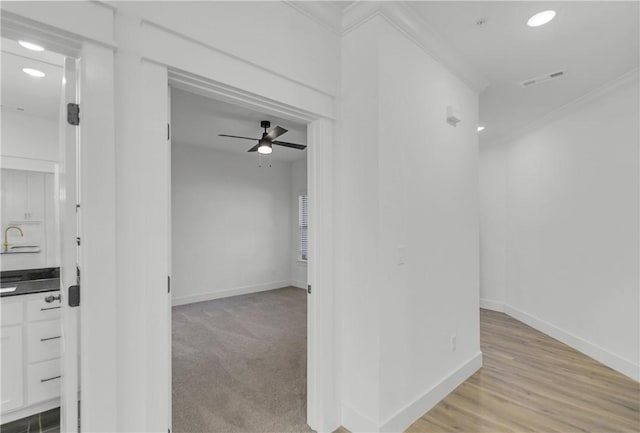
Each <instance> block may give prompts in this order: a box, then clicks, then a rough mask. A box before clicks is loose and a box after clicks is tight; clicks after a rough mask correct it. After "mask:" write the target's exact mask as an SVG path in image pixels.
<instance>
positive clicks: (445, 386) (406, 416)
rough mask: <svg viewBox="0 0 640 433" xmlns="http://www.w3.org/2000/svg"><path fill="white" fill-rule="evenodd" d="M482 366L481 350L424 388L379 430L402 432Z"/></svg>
mask: <svg viewBox="0 0 640 433" xmlns="http://www.w3.org/2000/svg"><path fill="white" fill-rule="evenodd" d="M481 367H482V352H478V353H476V354H475V355H473V356H472V357H471V358H470V359H468V360H467V361H465V362H464V363H462V364H461V365H459V366H458V367H457V368H456V369H454V370H453V371H452V372H451V373H450V374H449V375H448V376H446V377H445V378H444V379H442V380H441V381H440V382H438V383H437V384H435V385H434V386H433V387H431V388H429V389H428V390H426V391H425V392H424V393H423V394H421V395H420V396H418V397H417V398H416V399H415V400H414V401H413V402H411V403H409V404H408V405H407V406H405V407H404V408H402V409H400V410H399V411H398V412H396V413H395V414H394V415H392V416H391V417H389V418H388V419H387V420H386V421H384V422H383V423H382V424H381V425H380V429H379V431H381V432H403V431H405V430H406V429H407V428H408V427H409V426H410V425H411V424H413V423H414V422H415V421H416V420H417V419H419V418H420V417H421V416H422V415H424V414H425V413H427V412H428V411H429V410H431V409H432V408H433V407H434V406H435V405H436V404H438V403H439V402H440V401H441V400H442V399H444V398H445V397H446V396H447V395H449V394H450V393H451V392H452V391H453V390H455V389H456V388H457V387H458V386H460V385H462V383H463V382H465V381H466V380H467V379H469V378H470V377H471V376H472V375H473V374H474V373H475V372H477V371H478V370H479V369H480V368H481Z"/></svg>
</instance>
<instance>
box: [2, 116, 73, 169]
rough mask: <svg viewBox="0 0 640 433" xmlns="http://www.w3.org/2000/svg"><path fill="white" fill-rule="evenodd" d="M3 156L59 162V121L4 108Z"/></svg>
mask: <svg viewBox="0 0 640 433" xmlns="http://www.w3.org/2000/svg"><path fill="white" fill-rule="evenodd" d="M0 152H1V154H2V156H12V157H18V158H29V159H41V160H46V161H53V162H58V159H59V153H60V149H59V146H58V122H57V121H55V120H50V119H45V118H43V117H38V116H31V115H29V114H26V113H21V112H18V111H15V110H6V109H3V110H2V147H1V148H0Z"/></svg>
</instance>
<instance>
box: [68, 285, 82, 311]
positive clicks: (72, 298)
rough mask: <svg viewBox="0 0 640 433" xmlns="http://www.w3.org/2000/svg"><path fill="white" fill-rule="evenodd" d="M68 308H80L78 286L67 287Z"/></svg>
mask: <svg viewBox="0 0 640 433" xmlns="http://www.w3.org/2000/svg"><path fill="white" fill-rule="evenodd" d="M69 306H70V307H79V306H80V286H79V285H75V286H70V287H69Z"/></svg>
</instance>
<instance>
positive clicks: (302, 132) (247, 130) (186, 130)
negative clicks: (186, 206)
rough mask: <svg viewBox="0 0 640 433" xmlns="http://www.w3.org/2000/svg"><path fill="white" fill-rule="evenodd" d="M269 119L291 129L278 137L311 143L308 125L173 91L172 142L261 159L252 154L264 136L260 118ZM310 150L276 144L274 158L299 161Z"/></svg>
mask: <svg viewBox="0 0 640 433" xmlns="http://www.w3.org/2000/svg"><path fill="white" fill-rule="evenodd" d="M261 120H268V121H270V122H271V127H274V126H276V125H280V126H281V127H283V128H285V129H288V130H289V132H287V133H286V134H284V135H282V136H280V137H278V140H281V141H288V142H291V143H298V144H307V127H306V125H305V124H301V123H296V122H292V121H290V120H285V119H281V118H277V117H273V116H269V115H266V114H263V113H260V112H258V111H252V110H249V109H247V108H243V107H239V106H236V105H232V104H228V103H225V102H221V101H217V100H214V99H210V98H206V97H204V96H200V95H195V94H192V93H188V92H185V91H182V90H178V89H172V91H171V127H172V130H173V132H172V137H171V142H172V144H176V145H183V144H188V145H193V146H200V147H206V148H209V149H215V150H221V151H225V152H233V153H238V154H243V155H246V156H247V158H255V159H256V161H257V160H258V154H257V152H253V153H248V152H247V150H249V149H250V148H252V147H253V146H254V145H255V144H256V143H257V139H258V138H260V137H262V132H263V130H262V129H261V128H260V121H261ZM218 134H229V135H239V136H243V137H255V138H256V141H249V140H239V139H235V138H227V137H218ZM306 155H307V150H306V149H305V150H297V149H290V148H287V147H282V146H274V147H273V153H272V154H271V157H272V159H273V160H274V161H287V162H291V161H297V160H299V159H303V158H306Z"/></svg>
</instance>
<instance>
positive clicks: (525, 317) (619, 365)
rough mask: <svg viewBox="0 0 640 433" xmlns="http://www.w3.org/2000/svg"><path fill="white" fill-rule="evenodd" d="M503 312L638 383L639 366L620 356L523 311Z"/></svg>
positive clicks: (506, 309)
mask: <svg viewBox="0 0 640 433" xmlns="http://www.w3.org/2000/svg"><path fill="white" fill-rule="evenodd" d="M504 312H505V313H507V314H508V315H509V316H512V317H514V318H516V319H518V320H520V321H521V322H523V323H526V324H527V325H529V326H531V327H532V328H535V329H537V330H538V331H540V332H543V333H545V334H547V335H549V336H550V337H553V338H555V339H556V340H558V341H561V342H563V343H564V344H566V345H568V346H571V347H573V348H574V349H576V350H578V351H580V352H582V353H584V354H585V355H587V356H590V357H591V358H593V359H595V360H596V361H599V362H601V363H603V364H604V365H606V366H608V367H610V368H612V369H614V370H616V371H618V372H620V373H622V374H624V375H625V376H628V377H630V378H631V379H633V380H635V381H640V365H637V364H634V363H633V362H631V361H629V360H627V359H624V358H621V357H620V356H618V355H616V354H614V353H611V352H609V351H608V350H606V349H603V348H602V347H600V346H597V345H595V344H593V343H591V342H589V341H587V340H584V339H582V338H580V337H578V336H576V335H573V334H571V333H570V332H567V331H565V330H563V329H560V328H558V327H557V326H555V325H552V324H551V323H549V322H546V321H544V320H542V319H540V318H538V317H535V316H532V315H531V314H528V313H525V312H524V311H521V310H518V309H517V308H514V307H512V306H510V305H505V307H504Z"/></svg>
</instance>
